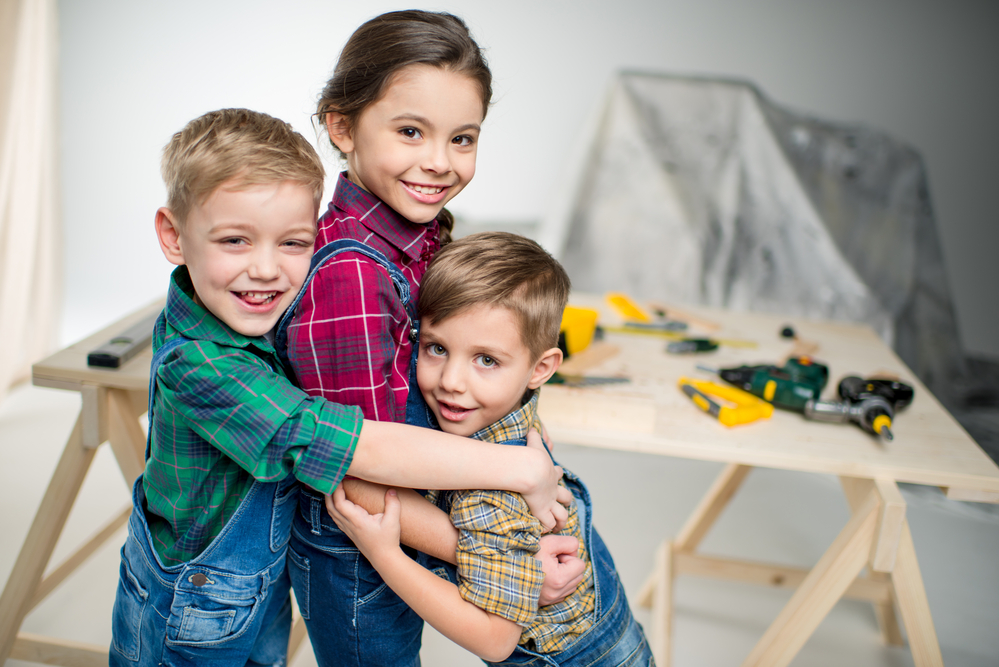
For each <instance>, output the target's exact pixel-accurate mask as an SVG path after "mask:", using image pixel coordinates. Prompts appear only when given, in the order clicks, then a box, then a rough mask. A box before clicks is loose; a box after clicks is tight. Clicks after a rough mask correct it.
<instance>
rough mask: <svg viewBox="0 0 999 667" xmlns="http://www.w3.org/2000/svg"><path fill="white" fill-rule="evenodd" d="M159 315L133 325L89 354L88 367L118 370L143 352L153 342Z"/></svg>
mask: <svg viewBox="0 0 999 667" xmlns="http://www.w3.org/2000/svg"><path fill="white" fill-rule="evenodd" d="M157 317H159V313H154V314H152V315H150V316H149V317H147V318H146V319H144V320H142V321H140V322H138V323H136V324H134V325H132V326H131V327H130V328H128V329H126V330H125V331H123V332H121V333H120V334H118V335H117V336H115V337H114V338H112V339H111V340H109V341H108V342H106V343H104V344H103V345H101V346H100V347H98V348H96V349H94V350H91V351H90V352H89V353H88V354H87V365H88V366H96V367H98V368H118V367H120V366H121V365H122V364H123V363H125V362H126V361H128V360H129V359H131V358H132V357H134V356H135V355H137V354H138V353H139V352H141V351H142V350H143V349H144V348H145V347H146V346H147V345H149V344H150V342H152V340H153V325H155V324H156V318H157Z"/></svg>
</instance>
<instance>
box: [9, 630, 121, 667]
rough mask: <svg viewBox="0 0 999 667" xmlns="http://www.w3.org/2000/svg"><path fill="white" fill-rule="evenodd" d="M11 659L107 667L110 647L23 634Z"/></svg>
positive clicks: (83, 666)
mask: <svg viewBox="0 0 999 667" xmlns="http://www.w3.org/2000/svg"><path fill="white" fill-rule="evenodd" d="M10 657H11V658H13V659H14V660H24V661H26V662H40V663H42V664H45V665H72V666H73V667H105V666H106V665H107V664H108V647H107V646H97V645H95V644H87V643H84V642H75V641H71V640H69V639H54V638H52V637H41V636H39V635H33V634H31V633H28V632H21V633H18V635H17V644H15V645H14V647H13V651H11V654H10Z"/></svg>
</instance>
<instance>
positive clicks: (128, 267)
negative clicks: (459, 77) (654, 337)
mask: <svg viewBox="0 0 999 667" xmlns="http://www.w3.org/2000/svg"><path fill="white" fill-rule="evenodd" d="M751 5H752V6H751ZM409 6H411V5H408V4H399V3H394V2H383V1H371V2H344V1H342V0H325V1H323V2H320V1H310V0H288V1H286V2H283V3H280V5H279V4H278V3H272V2H263V1H253V0H240V1H239V2H236V1H234V0H213V1H211V2H204V1H198V2H194V1H191V0H178V1H175V2H171V3H138V2H132V1H130V0H90V1H87V2H83V1H81V0H63V1H61V2H60V3H59V11H60V19H59V20H60V30H61V53H60V67H61V87H60V93H61V102H60V104H61V110H62V115H61V126H60V127H59V128H58V129H57V131H58V133H59V136H60V139H61V142H62V164H63V174H62V182H63V186H62V187H63V210H64V216H65V217H64V223H65V224H64V227H65V234H64V236H65V244H66V246H65V281H66V284H65V290H64V294H65V307H64V317H63V325H62V332H61V339H62V342H63V343H68V342H71V341H72V340H74V339H76V338H78V337H80V336H82V335H84V334H86V333H88V332H90V331H92V330H94V329H96V328H98V327H100V326H101V325H103V324H105V323H107V322H108V321H110V320H112V319H114V318H116V317H118V316H120V315H122V314H124V313H126V312H128V311H129V310H131V309H134V308H135V307H137V306H139V305H141V304H144V303H146V302H148V301H150V300H152V299H153V298H155V297H157V296H158V295H159V294H161V293H162V292H163V291H164V290H165V287H166V281H167V276H168V274H169V270H170V268H171V267H170V265H168V264H167V262H166V260H164V259H163V258H162V256H161V255H160V252H159V250H158V248H157V246H156V242H155V238H154V235H153V226H152V222H153V214H154V212H155V210H156V208H157V207H158V206H159V205H161V204H162V203H163V200H164V189H163V185H162V183H161V181H160V177H159V154H160V150H161V148H162V146H163V145H164V144H165V143H166V141H167V140H168V139H169V137H170V135H171V134H172V133H173V132H175V131H177V130H178V129H180V128H181V127H182V126H183V125H184V123H185V122H186V121H188V120H190V119H191V118H193V117H195V116H197V115H199V114H201V113H203V112H205V111H208V110H210V109H215V108H220V107H227V106H244V107H249V108H252V109H257V110H260V111H265V112H267V113H270V114H273V115H276V116H278V117H281V118H283V119H285V120H287V121H288V122H290V123H292V125H294V126H295V127H296V128H298V129H299V130H300V131H301V132H302V133H303V134H305V135H306V136H307V137H309V138H310V139H315V137H316V134H315V131H314V129H313V128H312V126H311V124H310V114H311V113H312V111H313V110H314V107H315V99H316V96H317V95H318V92H319V90H320V89H321V87H322V85H323V83H324V82H325V80H326V78H327V77H328V75H329V73H330V71H331V69H332V66H333V64H334V62H335V60H336V56H337V54H338V52H339V49H340V47H341V46H342V44H343V42H344V41H345V40H346V38H347V37H348V36H349V34H350V33H351V32H352V31H353V29H354V28H355V27H357V25H359V24H360V23H362V22H363V21H364V20H366V19H367V18H370V17H371V16H373V15H376V14H378V13H381V12H382V11H386V10H389V9H402V8H407V7H409ZM423 8H425V9H446V10H448V11H452V12H454V13H456V14H459V15H460V16H462V17H463V18H465V20H466V21H467V22H468V23H469V26H470V27H471V29H472V31H473V34H474V35H475V37H476V38H477V39H478V41H479V43H480V45H482V46H483V47H485V48H486V49H487V56H488V58H489V61H490V64H491V66H492V69H493V74H494V77H495V86H494V88H495V91H496V94H495V96H494V106H493V108H492V110H491V111H490V113H489V116H488V118H487V120H486V124H485V126H484V131H483V135H482V141H481V144H480V149H479V165H478V172H477V175H476V178H475V181H474V182H473V183H472V184H471V186H470V187H469V188H468V189H467V190H466V191H465V192H463V193H462V194H461V196H460V197H458V198H457V199H456V200H455V201H454V203H453V204H452V205H451V207H450V208H451V209H452V210H453V211H454V212H455V213H456V215H458V216H461V217H464V218H467V219H469V220H473V221H475V222H481V223H489V222H491V221H496V222H506V223H510V222H513V223H519V222H526V221H536V220H540V219H542V218H543V217H544V216H545V214H546V207H547V205H548V200H549V198H548V195H549V193H550V192H552V190H553V188H557V187H559V185H560V182H561V180H560V178H561V176H562V174H564V173H565V172H566V170H567V169H568V167H569V164H568V162H569V160H570V157H571V156H572V155H573V151H572V148H573V146H574V142H576V141H578V140H579V139H580V138H581V136H582V135H583V133H584V132H585V128H586V124H587V119H588V117H589V116H590V115H591V114H592V113H593V112H594V110H595V108H596V107H597V106H598V104H599V103H600V101H601V100H602V98H603V96H604V93H605V91H606V88H607V85H608V83H609V81H610V78H611V75H612V73H613V72H614V71H616V70H618V69H621V68H629V69H640V70H651V71H665V72H673V73H683V74H711V75H729V76H734V77H739V78H745V79H748V80H750V81H753V82H754V83H756V84H757V85H758V86H760V88H761V89H762V90H763V92H764V93H765V94H767V95H768V96H770V97H771V98H772V99H773V100H775V101H776V102H777V103H779V104H782V105H786V106H789V107H791V108H794V109H797V110H799V111H803V112H806V113H810V114H814V115H817V116H820V117H823V118H826V119H828V120H833V121H838V122H857V123H862V124H865V125H869V126H872V127H875V128H879V129H881V130H885V131H887V132H889V133H891V134H892V135H894V136H896V137H897V138H899V139H901V140H904V141H907V142H909V143H910V144H912V145H913V146H914V147H915V148H916V149H917V150H919V151H921V152H922V154H923V156H924V158H925V160H926V163H927V166H928V170H929V176H930V188H931V195H932V197H933V200H934V204H935V208H936V212H937V225H938V229H939V233H940V236H941V239H942V243H943V251H944V258H945V261H946V264H947V268H948V272H949V276H950V283H951V290H952V292H953V293H954V297H955V303H956V307H957V314H958V321H959V326H960V328H961V335H962V339H963V342H964V344H965V347H966V348H967V349H968V350H969V351H971V352H976V353H979V354H986V355H989V356H991V357H993V358H997V359H999V337H997V336H996V335H995V331H996V329H997V328H999V294H997V290H996V289H995V287H996V286H997V285H999V261H996V258H995V255H996V253H997V251H999V224H997V223H999V220H997V217H999V213H997V210H999V209H997V207H996V206H995V205H994V201H993V200H994V193H995V192H996V189H997V183H999V159H997V156H999V124H997V123H996V122H995V119H996V118H999V87H997V86H996V85H995V82H996V75H995V63H997V62H999V39H996V36H997V35H999V31H997V28H999V6H997V5H996V4H994V3H983V2H974V1H972V0H959V1H956V2H950V3H937V2H931V1H928V0H921V1H918V2H907V1H905V2H904V1H903V0H882V1H880V2H876V3H860V2H849V3H847V2H841V3H832V2H824V3H820V2H818V1H812V2H800V1H798V2H794V1H791V0H781V1H779V2H777V1H773V2H765V3H764V2H757V3H746V2H740V1H739V0H708V1H696V0H683V1H676V2H670V1H666V0H617V1H616V2H613V3H611V2H597V1H594V0H508V1H506V2H496V1H495V0H468V1H466V2H450V3H443V4H435V5H423ZM325 154H326V155H329V153H328V152H327V153H325ZM327 166H328V169H329V171H330V172H331V173H335V172H336V169H337V167H336V165H335V164H334V162H333V161H332V160H328V161H327Z"/></svg>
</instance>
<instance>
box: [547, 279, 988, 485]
mask: <svg viewBox="0 0 999 667" xmlns="http://www.w3.org/2000/svg"><path fill="white" fill-rule="evenodd" d="M601 301H602V300H601V299H599V298H594V297H592V296H589V295H580V294H574V295H573V298H572V299H571V300H570V303H573V304H574V305H581V306H589V307H596V308H597V309H598V310H601V322H608V323H609V326H615V325H618V324H620V319H619V318H616V316H615V315H614V314H613V313H612V312H609V309H608V308H606V307H605V306H604V305H603V304H602V302H601ZM685 309H686V310H690V311H691V312H694V313H695V314H696V315H698V316H700V317H702V318H704V319H705V320H708V321H711V322H717V323H720V324H721V328H720V329H719V330H718V331H716V332H712V335H713V336H715V337H717V338H721V339H732V340H741V341H750V342H755V343H756V347H755V348H753V347H745V346H738V347H736V346H724V345H723V346H722V347H721V348H719V349H718V350H717V351H716V352H712V353H708V354H700V355H670V354H667V353H666V352H665V347H666V343H667V342H668V341H667V340H666V339H664V338H656V337H652V336H647V335H633V334H624V333H607V334H606V336H605V340H606V341H607V342H608V343H611V344H613V345H615V346H617V347H618V348H619V349H620V352H619V353H618V354H617V355H615V356H613V357H611V358H609V359H606V360H604V361H603V362H602V363H600V364H598V365H596V366H594V367H591V368H589V369H588V370H587V374H590V375H625V376H628V377H631V378H632V379H633V381H632V382H630V383H628V384H621V385H597V386H591V387H586V388H583V389H579V388H575V389H572V388H566V387H559V386H552V385H549V386H546V387H545V388H544V391H542V393H541V405H540V414H541V417H542V419H543V420H544V423H545V426H546V427H547V428H548V431H549V433H550V434H551V435H552V437H553V438H555V439H556V440H559V441H563V442H571V443H575V444H580V445H588V446H595V447H604V448H609V449H620V450H629V451H639V452H646V453H653V454H662V455H665V456H678V457H683V458H692V459H701V460H707V461H720V462H726V463H740V464H746V465H753V466H763V467H770V468H782V469H789V470H801V471H806V472H822V473H832V474H837V475H847V476H852V477H869V478H885V479H891V480H895V481H903V482H913V483H917V484H927V485H935V486H943V487H950V488H952V489H960V490H962V493H963V496H962V497H965V498H969V499H971V498H974V499H983V500H990V499H993V498H996V497H997V494H999V467H997V466H996V464H995V463H994V462H993V461H992V460H991V459H990V458H989V457H988V456H987V455H986V454H985V452H983V451H982V449H981V448H980V447H979V446H978V445H977V444H976V443H975V442H974V440H972V438H971V437H970V436H969V435H968V433H967V432H966V431H965V430H964V429H963V428H962V427H961V426H960V424H958V423H957V421H956V420H955V419H954V418H953V417H952V416H951V415H950V414H949V413H948V412H947V411H946V410H945V409H944V408H943V407H942V406H941V405H940V403H939V401H937V399H936V398H935V397H934V396H933V395H932V394H931V393H930V392H929V391H928V390H927V389H926V387H925V386H924V385H923V384H922V383H921V382H920V381H919V380H918V378H916V377H915V375H914V374H913V373H912V372H911V371H910V370H909V369H908V368H907V367H906V366H905V364H904V363H902V361H901V360H900V359H899V358H898V357H897V356H896V355H895V353H894V352H893V351H892V350H891V349H890V348H889V347H888V346H887V345H885V343H884V342H882V341H881V340H880V339H879V338H878V337H877V336H876V335H875V334H874V332H873V331H872V330H871V329H870V328H868V327H865V326H859V325H852V324H843V323H835V322H817V321H808V320H805V319H803V318H787V317H782V316H773V315H763V314H756V313H733V312H729V311H723V310H717V309H709V308H701V307H698V308H694V307H689V306H685ZM785 324H791V325H793V326H794V328H795V329H796V330H797V333H798V337H799V338H802V339H807V340H810V341H814V342H816V343H817V344H818V346H819V349H818V352H817V354H816V355H815V356H816V359H818V360H820V361H822V362H824V363H825V364H827V365H828V366H829V370H830V380H829V386H827V388H826V390H825V393H824V395H823V397H824V398H833V397H834V395H835V391H836V385H837V384H838V382H839V380H840V379H841V378H842V377H844V376H846V375H860V376H862V377H867V376H870V375H874V374H885V373H888V374H892V375H895V376H898V377H899V379H901V380H902V381H904V382H906V383H908V384H910V385H912V386H913V387H914V389H915V398H914V400H913V403H912V405H910V406H909V407H908V408H906V409H905V410H903V411H902V412H901V413H900V414H899V415H896V419H895V422H894V424H893V426H892V430H893V431H894V433H895V439H894V440H893V441H891V442H886V441H884V440H881V439H879V438H876V437H874V436H873V435H871V434H868V433H866V432H864V431H862V430H861V429H860V428H859V427H858V426H856V425H855V424H827V423H819V422H812V421H808V420H806V419H805V418H804V417H803V416H802V415H800V414H796V413H792V412H785V411H781V410H777V411H775V413H774V415H773V417H772V418H771V419H769V420H767V421H759V422H755V423H752V424H748V425H743V426H736V427H733V428H726V427H725V426H722V425H721V424H720V423H719V422H717V421H715V420H713V419H712V418H710V417H709V416H707V415H706V414H705V413H703V412H701V411H700V409H698V408H697V407H696V406H695V405H694V404H693V403H692V402H691V401H690V400H689V399H688V398H687V397H686V396H685V395H684V394H683V393H681V391H680V390H679V389H678V388H677V386H676V382H677V379H678V378H680V377H681V376H693V377H704V378H706V379H707V378H710V377H711V376H710V375H707V374H705V373H703V372H701V371H698V370H697V369H696V365H697V364H699V363H700V364H706V365H709V366H713V367H716V368H722V367H730V366H739V365H742V364H750V365H754V364H764V363H781V362H782V360H783V359H785V358H786V357H787V355H788V353H789V352H790V351H791V349H792V348H793V346H794V342H793V341H790V340H787V339H783V338H781V337H780V335H779V332H780V329H781V328H782V327H783V326H784V325H785ZM692 333H693V334H695V335H696V334H697V333H698V332H696V331H694V332H692ZM581 406H582V407H581ZM583 417H585V419H583ZM622 434H626V436H627V437H622Z"/></svg>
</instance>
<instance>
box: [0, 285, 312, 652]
mask: <svg viewBox="0 0 999 667" xmlns="http://www.w3.org/2000/svg"><path fill="white" fill-rule="evenodd" d="M162 309H163V302H162V301H157V302H156V303H153V304H150V305H149V306H147V307H145V308H143V309H141V310H138V311H136V312H134V313H132V314H130V315H128V316H127V317H124V318H122V319H121V320H120V321H118V322H115V323H114V324H112V325H110V326H109V327H107V328H105V329H103V330H101V331H99V332H97V333H95V334H94V335H92V336H89V337H88V338H86V339H84V340H82V341H80V342H78V343H76V344H74V345H71V346H69V347H68V348H66V349H64V350H60V351H59V352H56V353H55V354H53V355H52V356H50V357H48V358H47V359H44V360H43V361H40V362H39V363H37V364H35V365H34V366H33V367H32V382H33V383H34V384H36V385H39V386H43V387H52V388H56V389H67V390H71V391H78V392H80V393H81V395H82V397H83V405H82V407H81V409H80V415H79V416H78V417H77V419H76V425H75V426H74V427H73V430H72V432H71V433H70V436H69V440H68V441H67V442H66V447H65V449H64V450H63V453H62V457H61V458H60V459H59V463H58V464H57V466H56V469H55V472H54V473H53V475H52V479H51V480H50V481H49V485H48V488H47V489H46V491H45V495H44V496H43V497H42V502H41V505H40V506H39V507H38V511H37V513H36V514H35V519H34V521H33V522H32V524H31V528H30V529H29V531H28V535H27V537H26V538H25V540H24V544H23V545H22V546H21V551H20V553H19V555H18V557H17V561H16V562H15V564H14V569H13V570H12V571H11V574H10V578H9V579H8V580H7V584H6V586H4V589H3V595H2V597H0V665H2V664H3V663H4V662H5V661H6V660H7V658H14V659H17V660H26V661H29V662H39V663H43V664H48V665H66V666H67V667H91V666H92V667H98V666H99V667H106V666H107V664H108V647H107V646H98V645H95V644H87V643H82V642H76V641H67V640H63V639H58V638H53V637H44V636H40V635H35V634H30V633H26V632H21V631H20V629H21V624H22V623H23V622H24V618H25V616H27V615H28V613H29V612H30V611H31V610H32V609H34V608H35V607H36V606H38V604H39V603H41V602H42V601H43V600H44V599H45V598H46V597H47V596H48V595H49V594H50V593H51V592H52V591H53V590H54V589H55V588H56V587H57V586H58V585H59V584H61V583H62V582H64V581H65V580H66V579H67V578H69V577H70V575H72V574H73V572H75V571H76V569H77V568H78V567H80V565H81V564H82V563H83V562H84V561H85V560H86V559H87V558H89V557H90V556H91V555H93V553H94V552H95V551H97V549H98V548H100V547H101V545H103V544H104V543H105V542H107V541H108V540H109V539H110V538H111V537H113V536H114V535H115V534H116V533H117V532H118V531H119V530H120V529H121V527H122V526H124V525H125V524H126V523H127V522H128V517H129V513H130V512H131V510H132V503H131V502H129V503H128V504H127V505H126V506H125V507H124V508H123V509H122V510H121V511H120V512H118V514H116V515H115V516H114V517H113V518H112V519H111V520H109V521H108V522H107V523H105V524H104V526H102V527H101V528H100V529H99V530H98V531H97V532H96V533H95V534H94V535H93V536H92V537H91V538H89V539H88V540H87V541H86V542H85V543H84V544H83V545H82V546H80V547H79V548H78V549H77V550H76V551H75V552H74V553H73V554H72V555H70V556H69V557H67V558H66V560H65V561H63V562H62V563H60V564H59V565H58V566H56V567H54V568H53V569H52V570H51V571H50V572H49V573H48V574H47V575H46V568H47V567H48V564H49V560H50V559H51V558H52V552H53V550H54V549H55V547H56V543H57V542H58V540H59V536H60V535H61V534H62V531H63V528H64V526H65V525H66V520H67V518H68V517H69V513H70V510H71V509H72V508H73V504H74V502H75V501H76V497H77V495H78V494H79V492H80V488H81V487H82V486H83V480H84V479H85V478H86V476H87V471H88V470H90V465H91V463H92V462H93V460H94V455H95V453H96V451H97V448H98V447H100V446H101V445H102V444H103V443H105V442H107V443H110V445H111V449H112V451H113V452H114V455H115V458H116V459H117V462H118V466H119V468H121V473H122V475H123V476H124V477H125V482H126V484H127V485H128V488H129V489H131V487H132V484H133V483H134V482H135V479H136V478H137V477H138V476H139V475H140V474H141V473H142V470H143V468H144V467H145V450H146V434H145V431H144V430H143V428H142V426H141V424H140V422H139V418H140V417H141V416H142V415H143V414H145V412H146V409H147V405H148V400H149V398H148V396H149V390H148V387H149V364H150V362H151V360H152V351H151V350H150V349H149V348H147V349H146V350H145V351H144V352H143V353H140V354H139V355H137V356H136V357H134V358H132V359H130V360H129V361H128V362H126V363H125V364H123V365H122V366H121V367H120V368H118V369H114V370H111V369H102V368H91V367H89V366H87V354H88V353H89V352H90V350H93V349H94V348H96V347H98V346H100V345H101V344H102V343H104V342H106V341H108V340H110V339H111V338H113V337H114V336H115V335H117V334H119V333H120V332H122V331H125V330H127V329H128V328H129V327H131V326H133V325H134V324H136V323H137V322H140V321H142V320H143V319H145V318H146V317H148V316H149V315H150V314H152V313H156V312H158V311H160V310H162ZM108 585H110V586H113V585H114V582H108ZM108 621H109V622H110V618H109V619H108ZM305 637H306V632H305V624H304V623H303V622H302V619H301V618H300V617H296V619H295V623H294V625H293V627H292V635H291V642H290V644H289V652H288V654H289V656H293V655H294V654H295V651H297V650H298V648H299V647H300V646H301V644H302V642H303V641H304V639H305Z"/></svg>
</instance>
